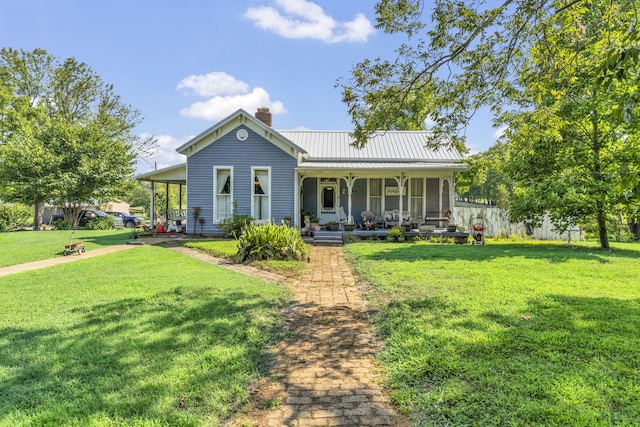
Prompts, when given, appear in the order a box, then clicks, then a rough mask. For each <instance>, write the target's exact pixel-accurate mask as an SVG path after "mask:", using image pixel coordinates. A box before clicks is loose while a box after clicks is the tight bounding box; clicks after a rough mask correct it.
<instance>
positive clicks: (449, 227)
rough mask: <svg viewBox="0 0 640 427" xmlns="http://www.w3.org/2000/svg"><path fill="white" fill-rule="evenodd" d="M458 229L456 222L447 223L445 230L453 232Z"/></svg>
mask: <svg viewBox="0 0 640 427" xmlns="http://www.w3.org/2000/svg"><path fill="white" fill-rule="evenodd" d="M457 229H458V224H451V223H449V224H447V231H448V232H450V233H453V232H455V231H456V230H457Z"/></svg>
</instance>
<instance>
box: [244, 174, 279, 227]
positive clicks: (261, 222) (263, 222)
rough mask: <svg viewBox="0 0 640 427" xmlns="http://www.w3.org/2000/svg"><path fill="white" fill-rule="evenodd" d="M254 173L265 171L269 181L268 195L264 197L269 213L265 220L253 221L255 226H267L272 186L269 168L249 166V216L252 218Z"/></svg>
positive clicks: (269, 216)
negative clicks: (266, 198) (266, 199)
mask: <svg viewBox="0 0 640 427" xmlns="http://www.w3.org/2000/svg"><path fill="white" fill-rule="evenodd" d="M256 171H267V179H268V180H269V184H268V186H269V189H268V190H269V191H268V194H265V196H267V197H268V203H267V209H268V211H269V214H268V215H267V219H265V220H258V219H257V218H256V219H255V222H256V223H257V224H267V223H269V222H270V221H271V201H272V200H273V186H272V185H271V166H251V179H250V184H249V185H250V187H249V194H251V216H253V212H254V211H253V209H254V200H255V194H253V191H254V188H255V187H254V186H253V179H254V178H255V176H256Z"/></svg>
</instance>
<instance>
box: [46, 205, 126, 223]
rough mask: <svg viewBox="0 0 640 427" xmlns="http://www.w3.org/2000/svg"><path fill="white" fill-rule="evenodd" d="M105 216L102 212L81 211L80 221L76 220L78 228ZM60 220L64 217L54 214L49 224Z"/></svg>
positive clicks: (93, 210) (92, 210) (95, 210)
mask: <svg viewBox="0 0 640 427" xmlns="http://www.w3.org/2000/svg"><path fill="white" fill-rule="evenodd" d="M106 216H107V213H106V212H102V211H99V210H97V209H85V210H83V211H82V214H81V215H80V219H79V220H78V226H80V227H84V226H86V225H87V223H88V222H89V221H93V220H95V219H98V218H103V217H106ZM60 219H64V215H61V214H54V215H52V216H51V223H52V224H53V223H54V222H56V221H58V220H60ZM116 226H118V221H116Z"/></svg>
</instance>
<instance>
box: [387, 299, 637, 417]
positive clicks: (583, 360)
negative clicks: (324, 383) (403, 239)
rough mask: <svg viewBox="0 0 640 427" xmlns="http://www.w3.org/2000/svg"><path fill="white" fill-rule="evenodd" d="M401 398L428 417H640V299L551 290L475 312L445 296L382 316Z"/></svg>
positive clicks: (398, 305)
mask: <svg viewBox="0 0 640 427" xmlns="http://www.w3.org/2000/svg"><path fill="white" fill-rule="evenodd" d="M377 324H378V325H379V329H378V330H379V331H380V332H381V333H382V334H383V336H384V338H385V340H386V350H385V352H384V354H383V355H382V358H383V360H385V363H386V366H387V368H388V370H389V371H390V374H391V378H390V383H391V384H392V387H393V388H394V389H395V392H394V396H395V400H396V403H398V404H399V405H400V406H401V407H405V408H408V409H411V410H412V411H413V414H414V417H415V419H416V420H418V422H425V423H428V424H429V425H435V426H441V425H567V426H578V425H583V426H591V425H640V395H639V394H638V388H637V384H639V383H640V371H639V370H638V367H639V366H640V356H639V353H638V348H640V336H639V335H638V330H640V300H638V299H636V300H619V299H612V298H589V297H573V296H566V295H547V296H544V297H542V298H540V299H536V300H531V301H529V303H528V305H527V306H526V307H525V309H524V310H523V311H522V312H518V313H500V312H496V311H492V310H487V311H486V312H483V313H478V314H477V315H476V316H469V315H468V313H467V312H466V310H464V309H463V308H461V307H459V305H458V304H456V303H455V302H451V301H450V300H447V299H446V298H442V297H436V298H429V299H425V300H420V301H397V302H394V303H391V304H389V305H388V306H386V307H385V308H384V309H383V310H382V311H381V312H380V313H379V314H378V317H377Z"/></svg>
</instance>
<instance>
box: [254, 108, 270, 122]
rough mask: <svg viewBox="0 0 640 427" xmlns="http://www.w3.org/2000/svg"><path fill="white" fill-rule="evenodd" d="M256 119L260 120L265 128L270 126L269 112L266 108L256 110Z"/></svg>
mask: <svg viewBox="0 0 640 427" xmlns="http://www.w3.org/2000/svg"><path fill="white" fill-rule="evenodd" d="M256 119H258V120H260V121H261V122H262V123H264V124H265V125H267V126H271V113H270V112H269V109H268V108H264V107H263V108H258V112H257V113H256Z"/></svg>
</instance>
